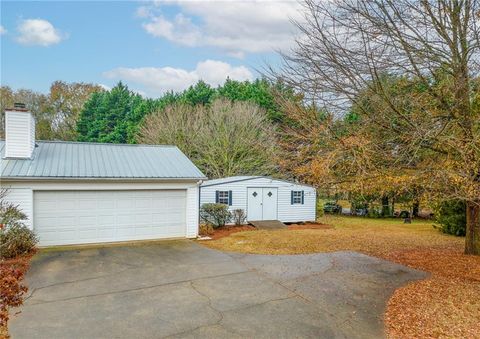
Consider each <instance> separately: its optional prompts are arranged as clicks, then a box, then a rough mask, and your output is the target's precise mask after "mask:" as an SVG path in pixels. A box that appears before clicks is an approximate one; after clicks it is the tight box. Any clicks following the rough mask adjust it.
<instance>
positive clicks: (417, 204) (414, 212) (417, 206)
mask: <svg viewBox="0 0 480 339" xmlns="http://www.w3.org/2000/svg"><path fill="white" fill-rule="evenodd" d="M418 212H420V202H419V201H418V200H415V201H414V202H413V207H412V217H413V218H417V217H418Z"/></svg>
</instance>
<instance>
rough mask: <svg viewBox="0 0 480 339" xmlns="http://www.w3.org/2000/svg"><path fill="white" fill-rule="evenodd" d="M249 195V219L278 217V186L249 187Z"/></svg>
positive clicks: (272, 218) (274, 218)
mask: <svg viewBox="0 0 480 339" xmlns="http://www.w3.org/2000/svg"><path fill="white" fill-rule="evenodd" d="M247 195H248V199H247V200H248V204H247V220H276V219H277V188H269V187H249V188H248V189H247Z"/></svg>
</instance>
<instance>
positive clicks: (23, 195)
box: [2, 183, 33, 229]
mask: <svg viewBox="0 0 480 339" xmlns="http://www.w3.org/2000/svg"><path fill="white" fill-rule="evenodd" d="M2 188H8V195H7V197H6V200H7V201H9V202H11V203H13V204H15V205H18V207H19V208H20V209H21V210H22V212H23V213H25V214H26V215H27V217H28V220H26V221H25V225H27V226H28V227H29V228H30V229H31V228H32V227H33V192H32V190H31V189H29V188H9V186H7V185H3V183H2Z"/></svg>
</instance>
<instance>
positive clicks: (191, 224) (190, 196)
mask: <svg viewBox="0 0 480 339" xmlns="http://www.w3.org/2000/svg"><path fill="white" fill-rule="evenodd" d="M198 192H199V190H198V186H197V185H196V186H193V187H190V188H188V189H187V235H186V237H187V238H196V237H197V236H198V213H199V211H198Z"/></svg>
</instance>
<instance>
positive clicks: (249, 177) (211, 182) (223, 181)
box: [200, 175, 314, 188]
mask: <svg viewBox="0 0 480 339" xmlns="http://www.w3.org/2000/svg"><path fill="white" fill-rule="evenodd" d="M257 178H266V179H270V180H274V181H281V182H285V183H288V184H292V185H300V186H306V187H312V188H314V187H313V186H311V185H306V184H301V183H298V182H294V181H288V180H284V179H277V178H272V177H269V176H265V175H237V176H233V177H226V178H219V179H212V180H207V181H204V182H203V183H202V184H201V185H200V186H201V187H208V186H215V185H221V184H228V183H232V182H239V181H247V180H252V179H257Z"/></svg>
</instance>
